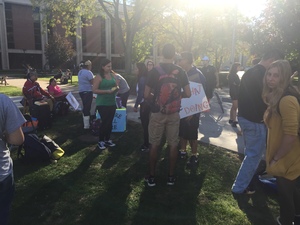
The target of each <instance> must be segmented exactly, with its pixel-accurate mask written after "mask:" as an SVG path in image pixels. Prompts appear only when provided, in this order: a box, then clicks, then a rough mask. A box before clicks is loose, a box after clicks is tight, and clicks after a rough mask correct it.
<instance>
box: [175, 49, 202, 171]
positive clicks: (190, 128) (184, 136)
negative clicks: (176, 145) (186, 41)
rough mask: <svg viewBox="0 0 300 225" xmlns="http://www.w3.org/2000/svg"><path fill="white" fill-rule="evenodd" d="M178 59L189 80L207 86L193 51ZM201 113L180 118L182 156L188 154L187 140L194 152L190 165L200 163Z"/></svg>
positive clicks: (180, 151)
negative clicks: (199, 135)
mask: <svg viewBox="0 0 300 225" xmlns="http://www.w3.org/2000/svg"><path fill="white" fill-rule="evenodd" d="M180 57H181V58H180V59H179V60H178V65H179V66H181V67H182V68H183V69H184V70H185V71H186V73H187V76H188V79H189V81H193V82H196V83H200V84H202V85H203V87H204V86H205V77H204V75H203V74H202V72H201V71H200V70H199V69H197V68H196V67H195V66H194V65H193V62H194V59H193V54H192V53H191V52H182V53H181V55H180ZM199 119H200V113H197V114H194V115H191V116H189V117H186V118H182V119H181V120H180V126H179V137H180V150H179V154H180V157H181V158H184V157H185V156H186V155H187V151H186V147H187V142H189V143H190V146H191V150H192V154H191V157H190V159H189V161H188V165H190V166H195V165H197V164H198V151H197V147H198V142H197V140H198V129H199Z"/></svg>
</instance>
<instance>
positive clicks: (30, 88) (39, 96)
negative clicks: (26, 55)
mask: <svg viewBox="0 0 300 225" xmlns="http://www.w3.org/2000/svg"><path fill="white" fill-rule="evenodd" d="M37 79H38V75H37V73H36V72H35V71H32V72H30V74H29V76H28V79H27V80H26V82H25V84H24V87H23V90H22V92H23V95H24V96H25V97H26V98H27V101H29V105H32V104H33V103H34V102H36V101H41V102H47V103H48V105H49V107H50V111H52V110H53V103H54V97H53V96H52V95H51V94H49V93H48V92H47V91H45V90H44V89H43V88H41V86H40V84H39V83H38V82H36V81H37Z"/></svg>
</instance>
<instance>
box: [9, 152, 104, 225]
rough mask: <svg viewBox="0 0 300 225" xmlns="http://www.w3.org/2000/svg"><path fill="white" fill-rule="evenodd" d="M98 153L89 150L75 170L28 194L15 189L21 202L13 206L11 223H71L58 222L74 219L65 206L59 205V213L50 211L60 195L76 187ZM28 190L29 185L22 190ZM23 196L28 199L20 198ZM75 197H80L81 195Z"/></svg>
mask: <svg viewBox="0 0 300 225" xmlns="http://www.w3.org/2000/svg"><path fill="white" fill-rule="evenodd" d="M99 154H101V152H100V151H92V152H89V153H88V154H87V155H86V157H85V158H84V159H83V160H82V161H81V163H80V165H79V166H78V167H77V168H76V169H75V170H73V171H72V172H70V173H68V174H66V175H64V176H61V177H60V176H58V177H57V178H56V179H55V180H52V181H51V182H48V183H46V184H44V185H43V186H41V187H40V188H39V189H38V190H36V191H33V192H32V193H31V195H30V196H29V195H28V193H24V194H23V193H22V191H17V192H16V196H15V198H19V201H18V203H19V202H21V204H19V205H17V206H15V207H13V212H12V215H17V216H13V217H12V218H11V224H22V225H27V224H28V225H34V224H39V225H40V224H64V225H65V224H73V223H64V222H63V223H60V222H59V221H60V220H64V219H65V218H63V217H71V218H72V217H73V220H75V219H76V218H75V216H73V215H72V212H70V213H66V208H63V207H65V206H63V205H62V206H61V207H62V208H61V209H60V210H61V212H60V213H62V214H59V215H53V212H52V211H53V210H54V208H56V207H58V206H57V205H56V204H57V203H58V202H60V201H61V198H62V196H63V195H65V194H66V193H68V192H71V191H72V188H73V187H76V185H77V183H78V182H80V180H81V178H82V177H83V176H84V175H85V173H86V172H87V170H88V169H89V168H90V166H91V164H92V162H93V161H94V159H95V158H97V157H98V156H99ZM28 190H30V187H29V186H28V187H27V188H26V189H24V190H23V191H24V192H28ZM23 196H26V197H27V198H28V199H26V200H25V201H24V200H22V198H23ZM76 197H77V198H81V197H82V196H80V195H79V196H76ZM60 217H61V218H60ZM54 221H55V222H54ZM74 224H75V223H74Z"/></svg>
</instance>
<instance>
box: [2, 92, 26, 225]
mask: <svg viewBox="0 0 300 225" xmlns="http://www.w3.org/2000/svg"><path fill="white" fill-rule="evenodd" d="M0 115H1V116H0V224H1V225H6V224H8V217H9V210H10V205H11V202H12V199H13V196H14V192H15V182H14V175H13V161H12V158H11V156H10V151H9V148H8V146H7V144H13V145H21V144H22V143H23V141H24V135H23V132H22V129H21V126H22V124H23V123H25V122H26V120H25V119H24V117H23V115H22V114H21V112H20V110H19V109H18V108H17V107H16V105H15V104H14V103H13V101H12V100H10V99H9V98H8V97H7V96H6V95H3V94H0Z"/></svg>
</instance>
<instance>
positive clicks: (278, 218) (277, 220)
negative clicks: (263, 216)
mask: <svg viewBox="0 0 300 225" xmlns="http://www.w3.org/2000/svg"><path fill="white" fill-rule="evenodd" d="M276 222H277V224H278V225H281V222H280V216H278V217H277V219H276Z"/></svg>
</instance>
